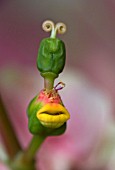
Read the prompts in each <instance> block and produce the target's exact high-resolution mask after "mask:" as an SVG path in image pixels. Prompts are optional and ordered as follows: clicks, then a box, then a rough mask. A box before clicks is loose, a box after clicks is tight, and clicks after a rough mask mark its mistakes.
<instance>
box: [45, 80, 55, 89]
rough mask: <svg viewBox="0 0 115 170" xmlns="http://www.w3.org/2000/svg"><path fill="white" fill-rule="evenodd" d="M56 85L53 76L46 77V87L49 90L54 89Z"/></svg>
mask: <svg viewBox="0 0 115 170" xmlns="http://www.w3.org/2000/svg"><path fill="white" fill-rule="evenodd" d="M53 86H54V79H51V78H45V79H44V88H45V89H47V90H51V89H53Z"/></svg>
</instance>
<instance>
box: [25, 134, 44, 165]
mask: <svg viewBox="0 0 115 170" xmlns="http://www.w3.org/2000/svg"><path fill="white" fill-rule="evenodd" d="M45 138H46V136H39V135H35V136H33V139H32V140H31V142H30V144H29V146H28V148H27V149H26V150H25V151H24V153H23V158H24V160H26V162H30V161H31V160H33V158H34V157H35V154H36V152H37V150H38V149H39V147H40V146H41V144H42V143H43V141H44V140H45Z"/></svg>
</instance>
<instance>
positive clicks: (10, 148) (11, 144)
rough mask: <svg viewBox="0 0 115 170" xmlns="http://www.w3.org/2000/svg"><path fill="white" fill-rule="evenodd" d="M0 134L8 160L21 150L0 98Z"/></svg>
mask: <svg viewBox="0 0 115 170" xmlns="http://www.w3.org/2000/svg"><path fill="white" fill-rule="evenodd" d="M0 132H1V135H2V139H3V142H4V145H5V148H6V151H7V153H8V156H9V158H10V159H13V158H14V157H15V155H16V154H17V153H18V152H19V151H20V150H22V148H21V146H20V143H19V141H18V139H17V137H16V134H15V132H14V129H13V127H12V124H11V122H10V120H9V117H8V115H7V112H6V109H5V106H4V104H3V101H2V98H1V96H0Z"/></svg>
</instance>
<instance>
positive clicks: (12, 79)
mask: <svg viewBox="0 0 115 170" xmlns="http://www.w3.org/2000/svg"><path fill="white" fill-rule="evenodd" d="M46 19H50V20H53V21H54V22H60V21H62V22H64V23H65V24H66V25H67V33H66V34H64V35H61V36H59V37H60V38H61V39H62V40H63V41H64V42H65V44H66V49H67V62H66V66H65V69H64V72H63V73H62V74H61V75H60V77H59V78H58V79H57V80H56V82H59V81H63V82H65V83H66V87H65V89H63V91H62V92H60V94H61V95H62V99H63V101H64V104H65V106H66V107H67V109H68V110H69V112H70V114H71V119H70V121H68V128H67V131H66V133H65V134H64V135H63V136H60V137H52V138H48V139H47V140H46V141H45V143H44V144H43V146H42V148H41V150H40V152H39V154H38V156H37V158H38V159H39V161H38V164H39V165H38V166H39V167H40V170H44V169H47V170H102V169H103V170H114V169H115V163H114V160H115V1H114V0H101V1H94V0H93V1H92V0H85V1H83V0H78V1H75V0H71V1H68V0H67V1H65V0H55V1H53V0H48V1H39V0H34V1H30V0H28V1H27V0H25V1H23V0H15V1H13V0H4V1H3V0H1V1H0V91H1V94H2V96H3V99H4V102H5V103H6V106H7V108H8V110H9V115H10V118H11V120H12V122H13V125H14V127H15V130H16V133H17V136H18V138H19V140H20V142H21V144H22V146H23V147H26V146H27V144H28V143H29V141H30V138H31V135H30V133H29V132H28V129H27V116H26V108H27V105H28V103H29V101H30V100H31V99H32V97H34V96H35V95H36V94H37V93H38V92H39V90H40V89H42V88H43V79H42V78H41V77H40V76H39V72H38V71H37V68H36V57H37V53H38V47H39V43H40V41H41V39H42V38H44V37H48V36H49V34H48V33H45V32H43V30H42V29H41V24H42V22H43V21H44V20H46ZM21 128H22V129H23V130H22V131H21V130H20V129H21ZM1 155H2V154H1ZM41 155H43V156H41ZM1 157H2V156H1ZM1 159H2V158H1ZM46 167H47V168H46ZM48 168H49V169H48Z"/></svg>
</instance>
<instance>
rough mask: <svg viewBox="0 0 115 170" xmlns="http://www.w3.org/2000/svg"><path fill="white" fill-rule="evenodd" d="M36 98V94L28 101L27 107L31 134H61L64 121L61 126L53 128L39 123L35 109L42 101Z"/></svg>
mask: <svg viewBox="0 0 115 170" xmlns="http://www.w3.org/2000/svg"><path fill="white" fill-rule="evenodd" d="M37 99H38V96H36V97H35V98H34V99H33V100H32V101H31V102H30V104H29V106H28V108H27V114H28V128H29V131H30V132H31V133H32V134H33V135H40V136H56V135H61V134H63V133H64V132H65V130H66V122H65V123H64V124H63V125H62V126H61V127H59V128H55V129H52V128H48V127H45V126H43V125H42V124H41V123H40V121H39V119H38V118H37V116H36V114H37V111H38V110H39V109H40V108H41V107H42V106H43V103H42V102H39V101H37Z"/></svg>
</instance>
